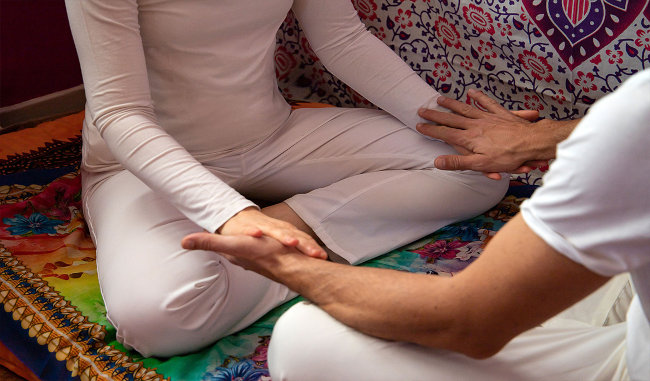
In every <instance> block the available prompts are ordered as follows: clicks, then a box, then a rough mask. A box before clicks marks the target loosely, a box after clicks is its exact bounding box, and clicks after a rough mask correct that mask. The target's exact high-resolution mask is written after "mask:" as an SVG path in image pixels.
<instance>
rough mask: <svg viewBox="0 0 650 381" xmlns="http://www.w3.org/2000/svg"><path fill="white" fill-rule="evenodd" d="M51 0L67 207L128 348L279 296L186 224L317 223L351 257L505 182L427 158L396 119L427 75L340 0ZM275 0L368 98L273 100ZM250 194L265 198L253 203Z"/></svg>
mask: <svg viewBox="0 0 650 381" xmlns="http://www.w3.org/2000/svg"><path fill="white" fill-rule="evenodd" d="M66 6H67V8H68V14H69V18H70V24H71V28H72V32H73V35H74V38H75V43H76V45H77V50H78V53H79V58H80V62H81V66H82V72H83V76H84V85H85V88H86V95H87V108H86V110H87V113H86V121H85V125H84V131H83V138H84V151H83V165H82V170H83V175H84V176H83V182H84V183H83V187H84V210H85V213H86V217H87V219H88V222H89V225H90V228H91V232H92V234H93V238H94V240H95V243H96V245H97V250H98V269H99V273H100V282H101V286H102V293H103V296H104V299H105V302H106V307H107V313H108V317H109V319H111V321H112V322H113V324H114V325H115V326H116V327H117V331H118V338H119V339H120V340H122V341H123V342H124V343H125V344H126V345H127V346H132V347H134V348H135V349H137V350H138V351H140V352H141V353H143V354H145V355H151V354H156V355H171V354H175V353H180V352H185V351H189V350H193V349H196V348H198V347H200V346H203V345H206V344H208V343H210V342H211V341H214V340H215V339H217V338H218V337H220V336H223V335H224V334H227V333H229V332H233V331H235V330H237V329H240V328H243V327H244V326H246V325H247V324H250V323H251V322H252V321H254V320H255V319H256V318H257V317H259V316H261V315H262V314H263V313H264V312H266V311H267V310H268V309H270V308H272V307H273V306H274V305H277V304H278V303H280V302H281V301H283V300H285V299H286V298H288V297H290V296H291V294H290V293H289V292H288V291H287V289H286V288H285V287H284V286H281V285H278V284H275V283H272V282H269V281H267V280H266V279H264V278H261V277H259V276H257V275H255V276H252V275H250V274H247V273H240V270H238V269H237V268H233V267H231V265H230V264H229V263H227V261H222V260H221V258H220V257H219V256H218V255H214V254H212V253H204V254H196V253H192V254H188V253H186V252H184V251H182V250H181V249H180V240H181V239H182V237H183V236H184V235H186V234H189V233H191V232H194V231H199V230H200V229H205V230H207V231H209V232H216V231H219V232H220V233H222V234H249V235H256V236H259V235H267V236H270V237H272V238H274V239H277V240H279V241H280V242H282V243H283V244H285V245H290V246H297V248H298V249H299V250H300V251H302V252H304V253H305V254H307V255H311V256H316V257H324V256H325V252H324V251H323V249H322V248H321V247H320V246H319V245H318V243H317V242H316V238H317V239H318V240H320V242H322V243H324V244H325V245H326V246H327V247H328V248H329V250H330V251H331V254H334V255H335V256H340V257H342V258H344V259H346V260H347V261H349V262H359V261H361V260H363V259H367V258H370V257H373V256H376V255H378V254H381V253H383V252H385V251H387V250H390V249H392V248H394V247H397V246H399V245H402V244H405V243H407V242H409V241H412V240H414V239H417V238H419V237H420V236H423V235H425V234H427V233H429V232H431V231H433V230H435V229H437V228H439V227H441V226H443V225H445V224H448V223H451V222H453V221H456V220H459V219H462V218H466V217H470V216H472V215H474V214H477V213H479V212H481V211H482V210H484V209H487V208H488V207H490V206H491V205H493V204H494V203H496V202H497V201H498V200H499V199H500V197H501V196H502V195H503V192H504V191H505V187H506V186H507V182H504V181H501V182H495V181H490V180H488V179H486V178H484V177H483V176H481V175H480V174H476V173H473V172H459V173H441V172H440V171H437V170H436V169H435V168H434V166H433V160H434V159H435V157H436V156H438V155H441V154H453V153H454V150H453V149H451V148H450V147H449V146H447V145H446V144H444V143H441V142H438V141H431V140H427V139H424V138H422V137H421V136H419V135H418V134H417V132H415V131H413V129H414V128H415V126H416V124H417V123H418V122H419V121H420V119H419V117H418V116H417V110H418V109H419V108H420V107H423V106H429V107H435V105H436V103H435V100H436V98H437V97H438V93H437V92H436V91H435V90H433V89H431V88H430V87H429V86H428V85H427V84H426V83H425V82H424V81H422V80H421V79H420V78H419V77H418V76H417V74H415V73H414V72H413V71H411V70H410V68H409V67H408V66H407V65H406V64H405V63H404V62H402V60H401V59H400V58H399V57H397V56H396V55H394V54H393V52H392V51H390V49H388V48H387V47H386V46H385V45H384V44H383V43H382V42H380V41H379V40H377V39H375V38H374V37H373V36H372V35H371V34H370V33H369V32H367V31H366V30H365V28H364V26H363V24H362V23H361V22H360V21H359V19H358V16H357V14H356V11H355V10H354V8H353V7H352V5H351V3H350V2H349V1H348V0H329V1H317V0H297V1H290V0H272V1H265V2H253V1H243V0H225V1H220V2H218V3H215V2H213V1H208V0H195V1H185V2H179V1H171V0H169V1H153V0H141V1H136V0H114V1H110V2H104V1H98V0H87V1H79V0H67V1H66ZM289 9H292V10H293V11H294V13H295V14H296V16H297V18H298V19H299V20H300V22H301V26H302V27H303V29H304V31H305V34H306V36H307V37H308V39H309V41H310V43H311V45H312V47H313V49H314V51H315V52H316V54H317V55H318V56H319V58H320V59H321V60H322V62H323V63H324V64H325V65H326V67H328V69H330V70H331V71H332V72H333V73H335V74H336V75H337V76H338V77H339V78H341V79H342V80H343V81H345V82H346V83H348V84H349V85H350V86H352V87H353V88H354V89H355V90H357V91H358V92H359V93H361V94H362V95H364V96H365V97H366V98H368V99H369V100H371V101H372V102H374V103H375V104H376V105H378V106H379V107H381V108H382V109H383V110H385V111H386V112H382V111H376V110H365V109H337V108H332V109H320V110H299V111H296V112H293V113H292V112H291V111H290V107H289V106H288V105H287V103H286V102H285V100H284V99H283V98H282V96H281V94H280V93H279V91H278V89H277V83H276V79H275V71H274V60H273V54H274V49H275V33H276V31H277V29H278V27H279V26H280V24H281V23H282V21H283V20H284V18H285V15H286V13H287V11H289ZM389 114H392V116H391V115H389ZM399 194H402V195H403V197H396V195H399ZM251 197H254V198H256V199H265V200H266V201H269V202H274V203H277V204H275V205H273V206H271V207H269V208H266V209H263V210H261V211H260V210H259V209H258V208H257V206H256V205H255V204H254V203H253V202H251V201H249V199H248V198H251ZM432 198H433V199H435V200H436V201H435V202H431V199H432ZM456 200H458V201H462V203H460V202H459V203H455V202H454V201H456ZM282 201H284V202H282ZM386 216H390V217H391V222H390V223H386V222H385V221H386V218H385V217H386ZM276 217H277V218H276ZM127 222H128V223H127ZM377 237H382V238H381V239H379V238H377ZM145 271H146V272H147V273H149V276H147V277H143V276H142V274H143V272H145ZM251 277H252V278H251ZM249 278H250V279H249ZM252 282H253V283H255V282H256V283H255V284H257V286H255V287H252V286H251V284H252ZM251 288H253V290H251ZM260 290H263V292H262V291H260ZM131 306H138V307H137V308H132V307H131ZM179 306H182V307H179ZM179 330H180V331H181V332H179ZM161 332H166V333H165V334H164V335H162V334H160V333H161ZM179 338H181V339H179Z"/></svg>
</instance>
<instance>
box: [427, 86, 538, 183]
mask: <svg viewBox="0 0 650 381" xmlns="http://www.w3.org/2000/svg"><path fill="white" fill-rule="evenodd" d="M469 96H470V97H471V98H472V99H474V100H475V101H476V102H477V103H478V104H480V105H481V106H482V107H484V108H485V109H486V110H487V111H483V110H480V109H478V108H476V107H473V106H471V105H468V104H465V103H462V102H459V101H456V100H453V99H450V98H447V97H444V96H441V97H440V98H438V104H439V105H441V106H443V107H445V108H447V109H449V110H451V111H453V113H447V112H441V111H436V110H420V112H419V115H420V116H421V117H422V118H425V119H427V120H430V121H432V122H434V123H436V124H437V125H434V124H425V123H422V124H420V125H418V131H420V132H421V133H422V134H424V135H428V136H431V137H433V138H437V139H440V140H443V141H445V142H447V143H448V144H450V145H451V146H453V147H454V148H456V150H457V151H459V153H461V154H460V155H443V156H439V157H438V158H436V160H435V166H436V168H439V169H445V170H462V169H470V170H475V171H481V172H484V173H486V175H487V176H488V177H490V178H493V179H500V178H501V176H500V175H499V173H498V172H509V173H523V172H529V171H531V170H532V169H533V167H535V166H539V165H541V164H545V163H546V161H544V160H545V158H543V157H540V156H539V155H542V153H540V152H539V149H538V147H536V146H535V143H534V141H533V139H531V135H532V133H533V132H534V130H535V129H534V128H533V127H534V126H535V123H532V122H531V120H536V119H537V118H538V117H539V113H538V112H537V111H529V110H524V111H515V112H511V111H508V110H506V109H505V108H503V107H502V106H501V105H499V104H498V103H497V102H496V101H494V100H493V99H491V98H490V97H488V96H486V95H485V94H483V93H482V92H480V91H470V92H469ZM542 156H543V155H542Z"/></svg>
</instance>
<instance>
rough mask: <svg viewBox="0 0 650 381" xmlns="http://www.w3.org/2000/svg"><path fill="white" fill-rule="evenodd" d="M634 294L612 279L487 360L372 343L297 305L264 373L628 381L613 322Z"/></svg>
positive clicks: (315, 379)
mask: <svg viewBox="0 0 650 381" xmlns="http://www.w3.org/2000/svg"><path fill="white" fill-rule="evenodd" d="M632 296H633V294H632V292H631V288H630V285H629V277H628V276H627V275H625V276H622V277H618V278H614V279H613V280H612V281H610V282H609V283H608V284H607V285H605V286H603V287H602V288H601V289H600V290H599V291H598V292H596V293H594V294H593V295H592V297H590V298H588V299H587V300H585V301H583V302H581V303H578V304H577V305H575V306H574V307H575V308H573V307H572V308H570V309H568V310H566V311H565V312H563V313H562V314H560V315H558V316H557V317H556V318H553V319H551V320H549V321H548V322H547V323H545V324H543V325H542V326H540V327H537V328H534V329H531V330H529V331H527V332H524V333H523V334H521V335H519V336H517V337H516V338H514V339H513V340H512V341H511V342H510V343H508V344H507V345H506V346H505V347H504V348H503V349H502V350H501V351H500V352H499V353H497V354H496V355H495V356H493V357H491V358H489V359H485V360H475V359H472V358H469V357H467V356H464V355H462V354H459V353H455V352H451V351H446V350H441V349H433V348H426V347H423V346H419V345H415V344H408V343H403V342H393V341H387V340H382V339H378V338H375V337H371V336H368V335H365V334H363V333H360V332H358V331H356V330H354V329H352V328H350V327H348V326H346V325H344V324H342V323H340V322H338V321H337V320H335V319H334V318H332V317H331V316H330V315H328V314H327V313H326V312H324V311H323V310H321V309H320V308H318V307H317V306H315V305H313V304H309V303H307V302H302V303H298V304H296V305H295V306H293V307H292V308H290V309H289V310H288V311H287V312H286V313H285V314H284V315H282V317H281V318H280V319H279V321H278V322H277V324H276V325H275V328H274V330H273V336H272V338H271V344H270V346H269V352H268V361H269V369H270V371H271V378H272V379H273V380H274V381H287V380H290V381H295V380H309V381H320V380H322V381H326V380H327V381H333V380H337V381H338V380H355V381H363V380H369V381H370V380H372V381H382V380H386V381H389V380H390V381H393V380H408V381H418V380H422V381H425V380H426V381H437V380H440V381H449V380H454V381H456V380H459V381H463V380H467V381H475V380H481V381H506V380H507V381H535V380H539V381H548V380H553V381H588V380H590V381H594V380H601V381H613V380H626V379H627V378H628V377H627V367H626V364H625V334H626V324H625V322H624V321H622V322H621V321H613V319H614V318H616V317H621V316H622V317H623V318H624V316H625V310H626V309H627V307H628V306H629V304H630V301H631V300H632ZM423 303H426V301H425V300H423ZM602 324H606V325H605V326H604V325H602Z"/></svg>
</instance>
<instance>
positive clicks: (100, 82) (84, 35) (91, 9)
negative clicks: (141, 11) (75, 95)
mask: <svg viewBox="0 0 650 381" xmlns="http://www.w3.org/2000/svg"><path fill="white" fill-rule="evenodd" d="M66 7H67V10H68V17H69V19H70V27H71V29H72V33H73V36H74V40H75V44H76V47H77V52H78V54H79V60H80V62H81V69H82V74H83V79H84V86H85V90H86V98H87V103H88V107H87V110H89V113H90V119H91V120H92V122H93V124H94V125H95V126H96V128H97V129H98V130H99V132H100V134H101V136H102V138H103V139H104V140H105V141H106V144H107V145H108V147H109V149H110V150H111V152H112V154H113V155H114V156H115V158H116V159H117V160H118V161H119V162H120V163H121V164H122V165H123V166H124V167H125V168H126V169H127V170H129V171H130V172H131V173H133V174H134V175H135V176H137V177H138V178H139V179H140V180H141V181H143V182H144V183H145V184H147V186H149V187H150V188H151V189H152V190H153V191H154V192H156V193H158V194H161V195H163V196H164V197H165V198H166V199H167V200H169V201H170V202H171V203H172V204H173V205H174V206H175V207H176V208H178V209H179V210H180V211H181V212H182V213H183V214H184V215H185V216H186V217H188V218H189V219H190V220H192V221H194V222H195V223H196V224H198V225H199V226H201V227H203V228H204V229H206V230H208V231H211V232H214V231H215V230H216V229H217V228H219V227H220V226H221V225H222V224H223V223H224V222H226V221H227V220H228V219H230V217H232V216H233V215H234V214H236V213H237V212H239V211H240V210H242V209H244V208H246V207H249V206H253V205H254V204H253V203H252V202H250V201H248V200H246V199H245V198H244V197H242V196H241V195H240V194H239V193H237V192H236V191H235V190H233V189H232V188H230V187H229V186H228V185H226V184H225V183H224V182H223V181H221V180H220V179H219V178H217V177H216V176H214V175H213V174H212V173H211V172H209V171H208V170H207V169H206V168H204V167H203V166H202V165H201V164H200V163H199V162H198V161H196V160H195V159H194V158H193V157H192V156H191V155H190V154H189V153H188V152H187V150H186V149H185V148H183V147H182V146H181V145H180V144H178V143H177V142H176V141H175V140H174V139H173V138H172V137H171V136H170V135H169V134H168V133H167V132H165V130H164V129H162V128H161V127H160V126H159V125H158V122H157V121H156V117H155V113H154V110H153V103H152V100H151V95H150V90H149V82H148V77H147V70H146V66H145V57H144V50H143V46H142V40H141V38H140V28H139V23H138V5H137V3H136V1H135V0H110V1H101V0H66ZM188 128H191V126H188Z"/></svg>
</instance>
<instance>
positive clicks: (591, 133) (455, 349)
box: [183, 69, 650, 381]
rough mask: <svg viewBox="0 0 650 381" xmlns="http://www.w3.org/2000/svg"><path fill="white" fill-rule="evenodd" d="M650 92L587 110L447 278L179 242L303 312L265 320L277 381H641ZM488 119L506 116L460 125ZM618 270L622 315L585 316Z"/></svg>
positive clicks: (203, 237) (645, 338)
mask: <svg viewBox="0 0 650 381" xmlns="http://www.w3.org/2000/svg"><path fill="white" fill-rule="evenodd" d="M649 94H650V69H648V70H645V71H643V72H641V73H637V74H636V75H634V76H633V77H631V78H630V79H628V80H627V81H626V82H625V83H624V84H623V85H622V86H621V87H620V88H619V89H617V90H616V91H615V92H614V93H612V94H610V95H608V96H606V97H604V98H603V99H601V100H600V101H598V102H597V103H596V104H595V105H594V106H593V107H592V108H591V110H590V111H589V113H588V114H587V115H586V116H585V117H584V118H583V119H582V120H581V121H580V123H579V124H578V126H577V127H576V128H575V129H574V130H573V132H572V133H571V135H570V136H569V137H568V138H567V139H566V140H565V141H563V142H562V143H560V144H559V146H558V148H557V159H556V161H555V162H554V163H553V164H552V165H551V168H550V170H549V172H548V173H547V175H546V177H545V179H544V180H545V181H544V185H543V186H542V187H540V188H539V189H537V190H536V191H535V193H534V194H533V196H532V197H531V198H530V199H529V200H527V201H525V202H524V204H523V205H522V209H521V213H520V214H518V215H517V216H516V217H514V218H513V219H512V220H511V221H510V222H509V223H507V224H506V225H505V226H504V227H503V228H502V229H501V230H500V231H499V232H498V233H497V234H496V236H495V237H494V238H493V239H492V240H491V241H490V243H489V244H488V246H487V247H486V248H485V250H484V252H483V253H482V254H481V256H480V257H479V258H478V259H477V260H476V261H475V262H474V263H472V264H471V265H470V266H469V267H468V268H467V269H465V270H464V271H462V272H461V273H460V274H458V275H457V276H454V277H451V278H442V277H436V276H430V275H425V274H411V273H404V272H399V271H395V270H385V269H374V268H356V267H350V266H341V265H339V264H336V263H331V262H327V261H322V260H319V259H315V258H311V257H307V256H304V255H300V254H299V253H298V252H297V251H296V250H295V249H293V248H288V247H286V246H281V245H279V244H278V243H277V242H274V241H272V240H270V239H268V238H265V237H260V238H255V237H246V236H241V235H239V236H222V235H217V234H206V233H197V234H193V235H190V236H188V237H186V238H185V239H184V241H183V245H184V247H185V248H188V249H191V248H200V249H202V250H206V249H207V250H216V251H219V252H222V253H224V254H223V255H224V256H225V257H226V258H228V259H229V260H230V261H232V262H233V263H236V264H238V265H240V266H243V267H245V268H247V269H250V270H253V271H256V272H258V273H260V274H263V275H265V276H268V277H269V278H271V279H273V280H275V281H278V282H282V283H284V284H286V285H287V286H289V287H290V288H291V289H292V290H295V291H297V292H299V293H300V294H302V295H304V296H305V297H306V298H308V299H309V300H310V301H311V302H312V303H313V304H309V303H299V304H297V305H296V306H294V307H292V308H291V309H289V310H288V311H287V312H286V313H285V314H284V315H283V316H282V317H281V318H280V319H279V321H278V322H277V324H276V327H275V329H274V332H273V336H272V338H271V344H270V347H269V354H268V356H269V369H270V371H271V376H272V378H273V379H274V380H277V381H282V380H451V379H453V380H476V379H480V380H566V381H572V380H625V379H631V380H650V361H648V359H650V250H649V248H650V218H649V216H650V192H649V191H648V189H649V188H650V177H648V176H647V174H648V173H650V154H648V147H649V146H650V96H648V95H649ZM479 97H480V96H479ZM452 108H453V107H452ZM426 113H427V112H426V111H423V114H426ZM491 113H492V114H495V113H496V114H504V115H505V113H506V111H505V110H503V109H497V108H493V109H492V110H491V111H488V112H483V111H480V112H478V111H476V112H475V111H471V112H470V114H472V115H469V114H465V116H462V115H461V117H462V118H466V119H467V118H469V119H472V118H474V119H477V120H478V119H483V120H487V119H490V118H493V117H488V115H487V114H491ZM433 114H435V113H432V115H433ZM468 115H469V116H468ZM438 117H440V115H437V116H435V118H438ZM435 118H434V119H435ZM457 121H460V119H457ZM477 123H478V122H477ZM428 128H430V126H421V130H426V129H428ZM437 130H439V129H437ZM512 131H515V130H514V129H513V130H512ZM473 140H475V139H470V140H468V141H473ZM479 146H483V145H482V144H477V145H476V146H475V147H479ZM466 148H468V147H466ZM468 149H471V147H469V148H468ZM476 154H477V151H474V152H469V153H468V154H467V156H472V155H476ZM475 159H476V158H475ZM475 159H470V161H471V160H475ZM479 159H480V158H479ZM526 159H530V158H526ZM479 161H480V160H479ZM515 167H516V166H515ZM513 168H514V167H513ZM489 170H492V168H490V169H489ZM625 273H629V276H630V278H631V280H632V284H633V286H634V289H635V291H636V294H635V295H633V296H630V299H631V303H629V304H627V305H626V303H622V304H620V305H618V306H617V304H618V302H612V303H611V304H610V306H611V307H612V308H613V309H615V308H619V313H620V312H621V311H623V310H627V321H625V322H617V321H616V319H610V321H605V320H607V319H600V321H596V319H593V318H592V317H589V316H584V315H585V311H586V312H589V307H587V308H583V307H585V305H584V303H585V302H589V303H588V304H590V305H594V303H592V301H593V298H594V297H596V298H597V299H598V298H601V297H603V295H606V294H610V293H611V292H610V291H611V290H612V289H613V290H614V291H615V293H614V295H613V298H612V297H608V298H609V299H610V300H620V299H622V298H619V296H622V295H617V294H616V293H618V292H625V288H624V287H619V286H617V285H615V286H614V287H612V282H614V283H618V284H619V285H620V284H622V283H621V282H618V280H619V279H621V278H619V277H618V276H617V277H615V278H613V280H612V281H609V283H607V284H606V282H608V279H610V278H611V277H614V276H615V275H617V274H625ZM623 279H624V278H623ZM623 283H625V282H624V281H623ZM603 285H605V286H604V287H606V288H602V287H603ZM597 289H599V291H597V292H596V294H592V295H589V294H590V293H592V292H594V291H595V290H597ZM414 295H418V297H414ZM422 295H425V297H422ZM588 295H589V296H588ZM585 298H586V299H585ZM583 299H584V300H583ZM581 300H582V301H581ZM576 303H577V304H576ZM598 303H599V301H596V303H595V304H598ZM574 304H575V306H574V307H571V308H569V307H570V306H572V305H574ZM576 307H580V308H578V309H576ZM628 307H629V308H628ZM567 308H568V309H567ZM608 308H609V307H608ZM565 309H567V310H566V311H564V312H562V311H563V310H565ZM579 309H582V311H583V312H582V313H580V312H577V310H579ZM560 312H562V313H561V314H560V315H559V318H558V317H556V318H553V319H551V320H549V319H550V318H552V317H553V316H554V315H557V314H558V313H560ZM591 312H592V313H593V312H594V311H591ZM596 312H599V311H596ZM580 314H581V315H583V316H578V315H580ZM586 315H588V313H587V314H586ZM605 315H607V314H605ZM614 315H615V314H613V315H612V316H614Z"/></svg>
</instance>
